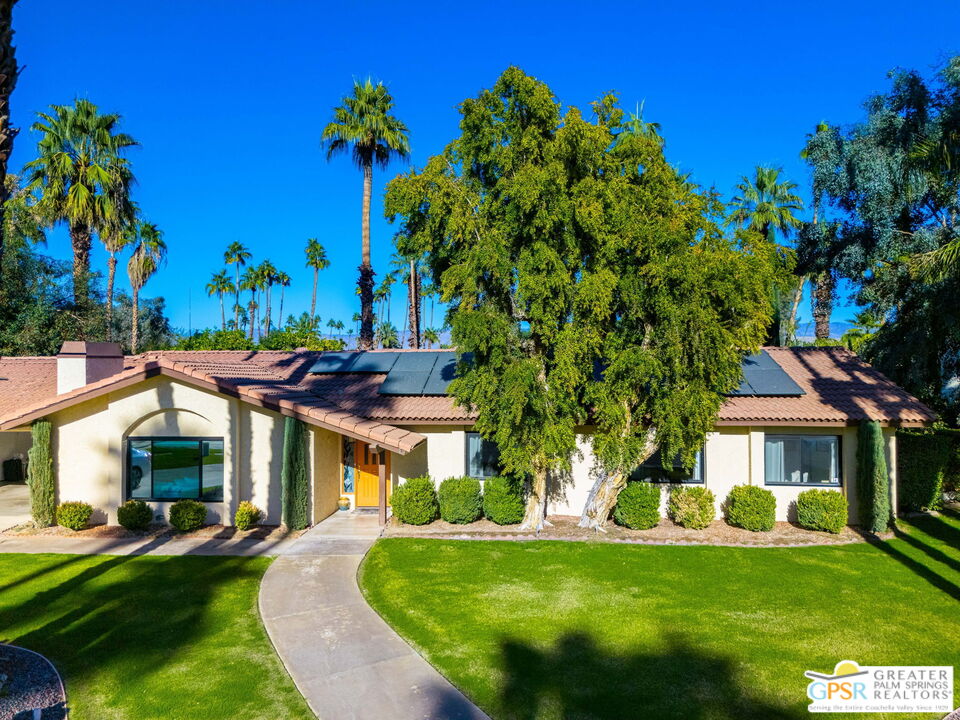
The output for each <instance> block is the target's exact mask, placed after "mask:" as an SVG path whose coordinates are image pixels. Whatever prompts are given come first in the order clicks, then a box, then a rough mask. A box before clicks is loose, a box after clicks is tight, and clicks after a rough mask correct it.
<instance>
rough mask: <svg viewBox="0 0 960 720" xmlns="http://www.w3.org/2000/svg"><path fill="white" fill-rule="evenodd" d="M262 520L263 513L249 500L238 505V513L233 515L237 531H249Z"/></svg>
mask: <svg viewBox="0 0 960 720" xmlns="http://www.w3.org/2000/svg"><path fill="white" fill-rule="evenodd" d="M262 519H263V511H262V510H261V509H260V508H258V507H257V506H256V505H254V504H253V503H252V502H250V501H249V500H244V501H243V502H241V503H240V504H239V505H237V511H236V512H235V513H234V514H233V524H234V525H235V526H236V528H237V530H249V529H250V528H252V527H253V526H254V525H256V524H257V523H258V522H260V521H261V520H262Z"/></svg>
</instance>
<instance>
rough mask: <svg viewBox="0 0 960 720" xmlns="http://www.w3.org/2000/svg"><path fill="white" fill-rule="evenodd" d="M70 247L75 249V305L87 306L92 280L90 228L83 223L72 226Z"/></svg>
mask: <svg viewBox="0 0 960 720" xmlns="http://www.w3.org/2000/svg"><path fill="white" fill-rule="evenodd" d="M70 245H71V246H72V248H73V304H74V305H77V306H81V305H86V304H87V299H88V297H89V295H90V293H89V288H88V287H87V283H88V281H89V279H90V278H89V275H90V228H88V227H87V226H86V225H83V224H81V223H76V224H73V225H71V226H70Z"/></svg>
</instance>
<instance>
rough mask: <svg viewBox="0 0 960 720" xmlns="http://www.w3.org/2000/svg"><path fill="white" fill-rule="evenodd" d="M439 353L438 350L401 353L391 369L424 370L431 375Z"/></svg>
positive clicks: (395, 370)
mask: <svg viewBox="0 0 960 720" xmlns="http://www.w3.org/2000/svg"><path fill="white" fill-rule="evenodd" d="M439 354H440V353H438V352H405V353H401V354H400V357H399V358H397V362H395V363H394V365H393V367H392V368H391V370H392V371H393V372H397V371H400V372H422V373H426V374H427V375H429V374H430V371H431V370H433V366H434V363H436V362H437V356H438V355H439Z"/></svg>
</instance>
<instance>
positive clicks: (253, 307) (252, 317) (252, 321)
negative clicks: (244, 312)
mask: <svg viewBox="0 0 960 720" xmlns="http://www.w3.org/2000/svg"><path fill="white" fill-rule="evenodd" d="M248 309H249V310H250V342H253V329H254V328H255V327H256V325H257V316H256V313H255V310H256V305H255V304H254V301H253V300H251V301H250V307H249V308H248Z"/></svg>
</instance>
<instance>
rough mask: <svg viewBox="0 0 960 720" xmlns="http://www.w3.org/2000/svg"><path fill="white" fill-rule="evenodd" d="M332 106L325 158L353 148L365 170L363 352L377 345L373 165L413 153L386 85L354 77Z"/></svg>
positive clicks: (324, 137)
mask: <svg viewBox="0 0 960 720" xmlns="http://www.w3.org/2000/svg"><path fill="white" fill-rule="evenodd" d="M342 103H343V104H342V105H339V106H337V107H335V108H334V109H333V121H332V122H330V123H328V124H327V126H326V127H325V128H324V129H323V133H322V134H321V140H322V141H323V143H324V144H325V145H326V148H327V159H328V160H329V159H330V158H332V157H333V156H334V155H337V154H339V153H342V152H347V151H348V150H349V151H351V153H352V155H353V161H354V163H355V164H356V166H357V167H358V168H359V169H360V170H361V171H362V172H363V211H362V215H361V234H360V238H361V245H360V258H361V261H360V277H359V279H358V280H357V285H358V287H359V289H360V314H361V321H360V342H359V343H358V346H359V347H360V349H361V350H369V349H371V348H372V347H373V277H374V272H373V266H372V265H371V264H370V197H371V195H372V194H373V166H374V165H376V166H377V167H379V168H381V169H385V168H386V167H387V165H388V164H389V163H390V160H391V159H393V158H395V157H396V158H401V159H402V158H406V157H407V156H408V155H409V154H410V141H409V139H408V137H407V126H406V125H404V124H403V123H402V122H401V121H400V120H398V119H397V118H396V117H394V116H393V115H391V114H390V111H391V110H392V109H393V97H392V96H391V95H390V93H389V91H388V90H387V87H386V86H385V85H384V84H383V83H379V82H378V83H377V84H376V85H374V84H373V82H372V81H371V80H370V79H369V78H367V80H366V81H364V82H359V81H354V83H353V94H352V95H349V96H347V97H345V98H343V101H342Z"/></svg>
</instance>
